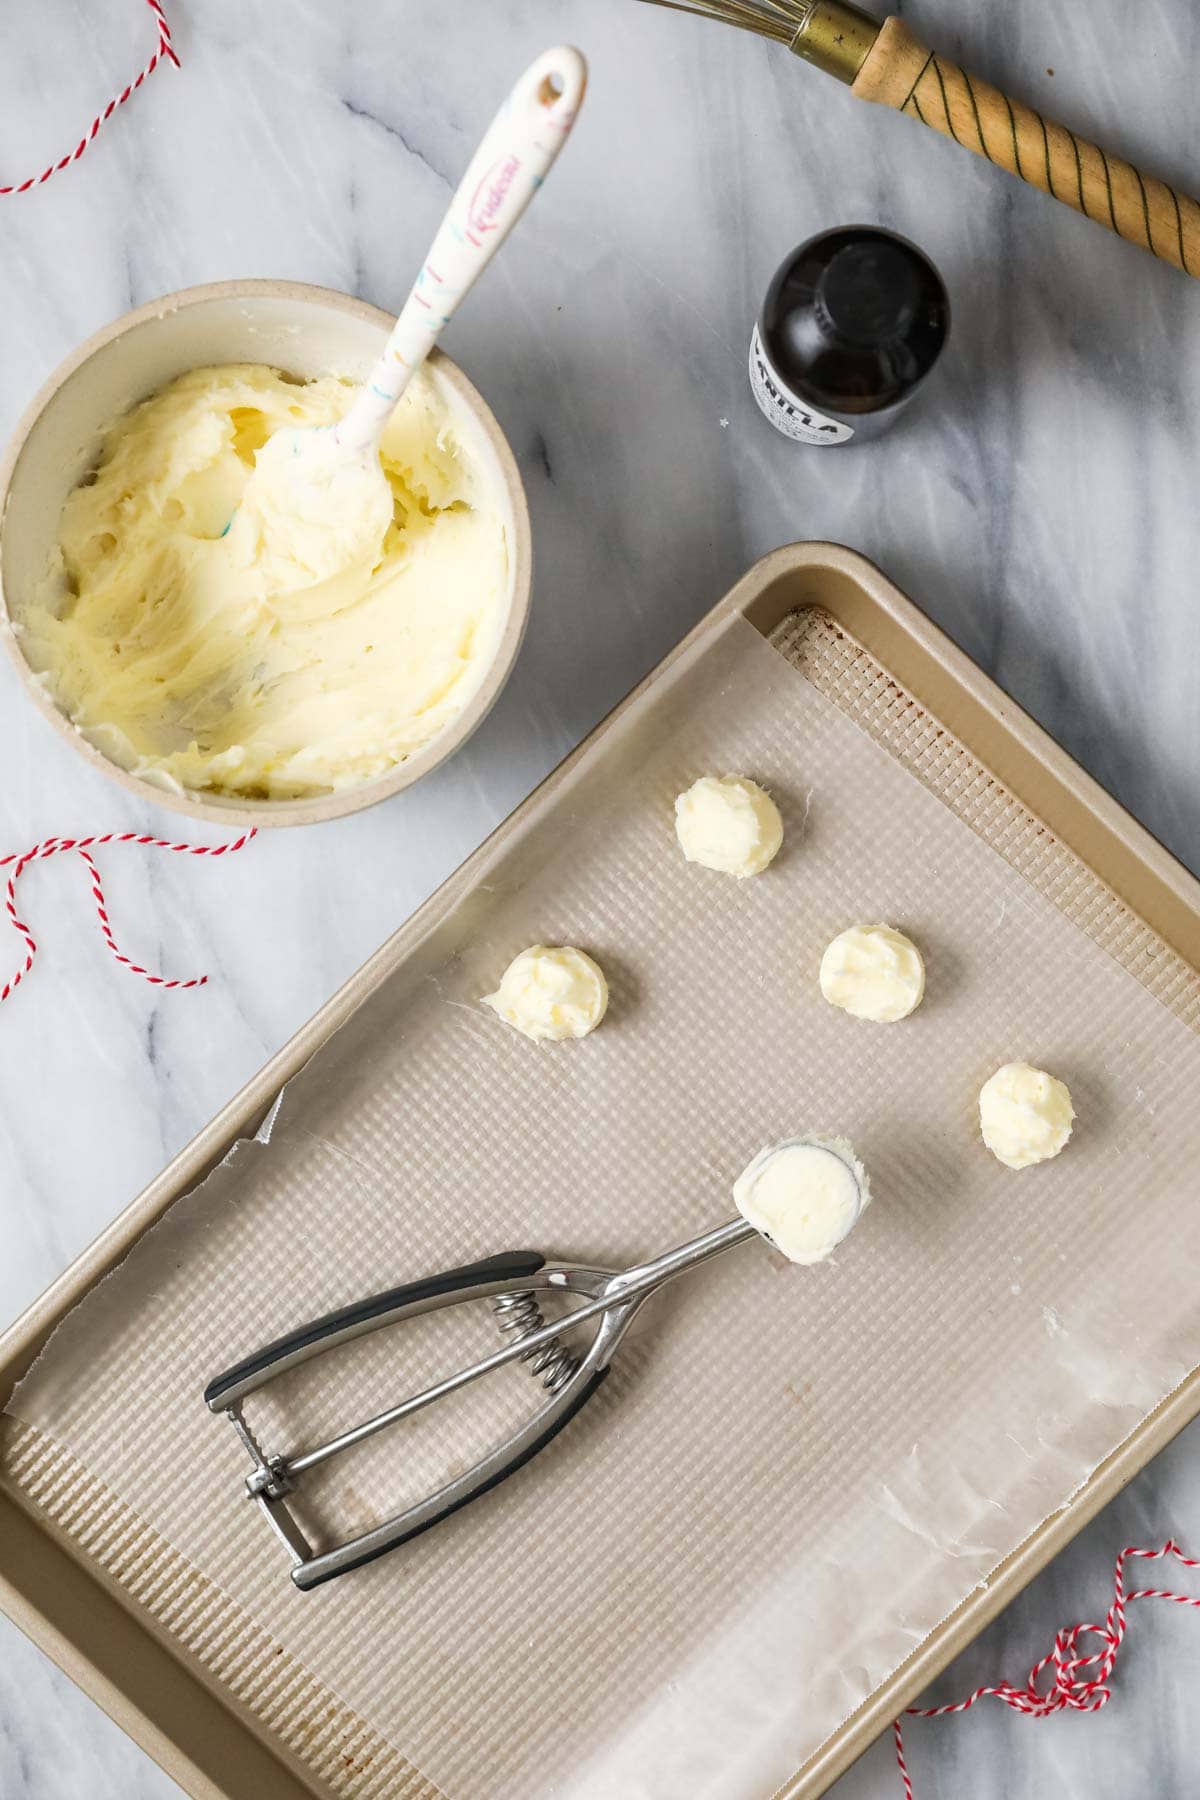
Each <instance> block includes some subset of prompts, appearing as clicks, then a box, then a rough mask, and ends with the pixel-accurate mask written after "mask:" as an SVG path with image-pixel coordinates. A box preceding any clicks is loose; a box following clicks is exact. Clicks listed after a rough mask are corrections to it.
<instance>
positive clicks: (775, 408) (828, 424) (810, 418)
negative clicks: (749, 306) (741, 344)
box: [750, 325, 854, 444]
mask: <svg viewBox="0 0 1200 1800" xmlns="http://www.w3.org/2000/svg"><path fill="white" fill-rule="evenodd" d="M750 386H751V388H752V389H753V390H754V398H755V399H756V400H757V401H758V404H759V408H760V409H761V411H762V412H763V413H764V414H765V415H766V417H767V418H768V419H770V421H771V423H772V425H774V427H775V429H776V431H782V433H783V435H784V437H789V438H793V439H794V440H795V441H796V443H798V444H844V443H845V442H846V441H847V439H848V438H852V437H853V436H854V427H853V425H843V424H841V423H840V421H839V420H837V419H830V418H827V417H826V415H825V414H824V413H821V412H817V411H816V409H815V408H814V407H811V406H809V405H808V404H807V402H806V401H804V400H801V399H800V397H799V395H798V394H793V392H792V390H791V388H790V387H788V385H787V383H786V382H783V381H781V380H780V379H779V376H778V375H777V374H776V373H775V370H774V369H773V368H772V366H771V363H770V361H769V359H768V357H767V353H766V351H765V350H764V349H763V345H762V339H761V338H760V337H759V335H758V326H757V325H756V326H755V327H754V336H753V337H752V338H751V339H750Z"/></svg>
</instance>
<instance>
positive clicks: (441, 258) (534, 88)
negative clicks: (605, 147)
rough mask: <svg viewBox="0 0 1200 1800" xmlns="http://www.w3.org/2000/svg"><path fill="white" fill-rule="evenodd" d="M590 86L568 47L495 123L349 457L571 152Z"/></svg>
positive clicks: (374, 433)
mask: <svg viewBox="0 0 1200 1800" xmlns="http://www.w3.org/2000/svg"><path fill="white" fill-rule="evenodd" d="M586 83H587V64H586V63H585V62H584V59H583V57H582V56H581V55H580V53H579V51H578V50H573V49H572V48H571V47H570V46H569V45H565V44H564V45H559V47H558V48H557V49H554V50H546V51H544V52H543V53H542V55H541V56H539V57H538V59H537V61H536V62H534V63H531V64H530V66H529V68H528V69H526V71H525V73H524V74H523V75H522V76H521V79H520V80H519V81H518V82H517V85H516V87H514V89H513V91H512V93H511V94H510V95H509V97H508V99H507V100H506V101H505V102H504V105H503V106H502V107H501V108H500V111H499V112H498V113H497V114H496V117H495V118H494V119H493V121H492V124H491V127H490V129H489V130H488V133H487V135H486V137H485V138H484V140H483V142H482V143H481V144H480V146H479V148H478V150H477V151H476V152H475V155H474V157H473V158H472V160H471V165H470V167H469V168H468V170H467V172H466V174H465V175H464V176H463V178H462V181H461V182H460V183H459V186H458V191H457V192H456V194H455V196H454V198H453V200H452V201H451V202H450V208H449V211H448V212H447V214H446V217H445V218H444V220H443V221H442V224H441V227H440V229H439V231H438V234H437V236H436V237H435V238H434V240H433V244H432V247H431V248H430V251H429V255H428V256H427V257H426V259H425V263H424V266H423V268H422V269H421V273H420V274H419V275H418V276H417V279H416V281H415V282H414V284H413V289H412V292H411V293H410V295H409V296H408V299H407V300H406V301H405V303H404V310H403V311H402V312H401V314H400V317H399V318H398V319H397V321H396V326H395V329H394V331H393V332H392V335H391V337H390V338H389V339H388V342H387V348H386V349H385V350H384V352H383V355H382V356H381V357H380V359H379V361H378V362H377V363H376V365H375V367H374V369H373V370H372V371H371V374H370V376H369V378H368V380H367V381H366V382H365V383H364V385H363V387H362V389H361V391H360V393H359V395H358V398H357V399H356V400H355V402H354V405H353V406H352V407H351V409H350V411H349V412H348V413H347V414H346V417H345V418H344V419H343V420H342V422H341V424H340V425H339V426H338V428H337V439H338V442H339V443H340V444H342V445H344V446H345V448H346V449H348V450H366V449H368V448H370V446H371V445H373V444H376V443H378V441H379V438H380V437H381V435H382V433H383V429H384V426H385V425H386V424H387V421H388V419H389V418H390V416H391V413H392V409H393V407H394V406H395V404H396V402H397V401H398V400H399V398H400V396H401V394H402V393H403V392H404V390H405V388H406V387H407V386H408V383H409V381H410V380H411V378H412V374H413V371H414V369H418V368H420V366H421V364H422V363H423V362H424V361H425V358H426V357H427V356H428V355H429V352H430V351H431V350H432V348H433V346H434V344H435V343H436V342H437V339H438V334H439V333H440V331H441V329H442V326H443V325H445V324H447V323H448V322H449V320H450V319H451V318H452V317H453V316H454V310H455V308H456V307H457V305H458V303H459V301H460V300H461V299H462V297H463V295H464V294H465V293H467V291H468V289H469V288H470V287H471V286H472V285H473V284H474V283H475V282H476V281H477V280H478V279H479V277H480V275H481V274H482V273H483V271H484V269H485V268H486V267H487V265H488V263H489V262H490V261H491V259H492V257H493V256H494V255H495V254H496V251H497V250H498V249H499V248H500V246H501V244H502V243H503V242H504V240H505V238H506V237H507V236H508V234H509V232H510V231H511V230H512V228H513V226H514V225H515V224H516V222H517V220H518V219H519V218H520V217H521V214H522V213H523V212H524V211H525V208H526V207H527V206H528V205H529V202H530V201H531V200H532V198H533V196H534V194H535V193H536V192H537V190H538V188H540V187H541V185H542V182H543V181H544V180H545V178H546V174H547V172H548V170H549V169H550V166H551V164H552V163H553V162H554V159H555V157H556V156H557V155H558V153H559V151H560V150H561V149H562V147H563V144H564V143H565V142H566V139H567V135H568V133H569V132H570V129H571V126H572V124H573V123H574V120H575V115H576V113H577V112H578V110H579V104H580V101H581V100H582V99H583V91H584V87H585V86H586Z"/></svg>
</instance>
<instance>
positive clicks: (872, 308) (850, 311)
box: [816, 237, 921, 344]
mask: <svg viewBox="0 0 1200 1800" xmlns="http://www.w3.org/2000/svg"><path fill="white" fill-rule="evenodd" d="M920 291H921V289H920V282H919V279H918V274H917V270H916V269H915V268H914V267H913V255H912V252H911V251H910V250H909V249H908V248H907V247H906V246H905V245H903V244H900V243H897V242H896V241H895V240H893V239H890V238H883V237H879V238H875V239H872V240H869V241H865V242H859V243H853V244H847V245H846V246H845V247H844V248H843V249H841V250H839V251H838V252H837V253H836V255H835V256H834V257H833V258H832V259H831V261H830V263H829V265H828V267H827V268H825V269H824V270H823V271H822V273H821V276H820V279H819V281H818V284H817V292H816V303H817V311H818V313H819V314H820V316H821V319H822V322H823V323H824V324H825V325H826V326H827V327H828V329H829V330H831V331H833V332H836V334H837V335H838V336H839V337H841V338H844V339H847V340H848V341H849V342H850V343H852V344H886V343H888V342H889V341H890V340H891V339H893V338H897V337H901V336H903V334H904V333H905V331H907V329H908V327H909V326H910V325H911V324H912V321H913V316H914V314H915V313H916V310H917V306H918V304H919V301H920Z"/></svg>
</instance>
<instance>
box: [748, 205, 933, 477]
mask: <svg viewBox="0 0 1200 1800" xmlns="http://www.w3.org/2000/svg"><path fill="white" fill-rule="evenodd" d="M949 330H950V301H949V299H948V297H947V294H946V289H945V287H944V286H943V283H942V279H941V276H940V275H939V274H938V272H937V270H936V269H935V268H934V266H933V264H932V263H931V262H930V261H929V258H928V257H927V256H925V255H924V254H923V253H922V252H921V251H920V250H918V248H917V246H916V245H915V244H910V243H909V241H908V239H907V238H902V237H898V236H897V235H896V233H895V232H892V231H884V230H882V229H881V228H879V227H877V226H869V225H847V226H843V227H842V228H841V229H839V230H836V231H826V232H822V234H821V235H820V236H819V237H815V238H810V239H809V240H808V242H807V243H805V244H801V246H800V248H799V249H798V250H794V251H793V252H792V254H791V255H790V256H789V257H788V258H787V259H786V261H785V262H783V263H781V265H780V267H779V268H778V269H777V270H776V272H775V276H774V278H773V280H772V282H771V285H770V287H769V288H768V289H767V297H766V299H765V300H764V301H763V308H762V313H761V314H760V316H759V320H758V324H757V325H756V326H755V328H754V336H753V338H752V339H751V343H750V385H751V387H752V389H753V390H754V398H755V399H756V400H757V401H758V404H759V407H760V408H761V410H762V411H763V412H764V413H765V414H766V416H767V418H768V419H769V420H770V421H771V423H772V425H774V426H775V428H776V430H777V431H781V432H782V433H783V435H784V437H788V438H791V439H793V440H794V441H795V442H796V443H801V444H818V445H822V444H849V443H858V442H861V441H863V440H865V439H868V438H873V437H878V436H879V435H880V433H881V432H884V431H886V430H887V428H888V426H889V425H891V424H893V423H894V421H895V419H896V418H897V416H898V415H899V413H900V412H901V410H902V409H903V408H904V407H905V406H907V404H908V402H909V401H910V400H911V399H912V397H913V395H914V394H915V393H916V392H917V389H918V388H919V387H920V386H921V384H922V383H923V382H924V380H925V378H926V376H927V375H928V374H929V372H930V370H931V369H932V368H933V365H934V364H935V363H936V361H937V359H938V357H939V355H940V354H941V350H942V346H943V345H944V344H945V342H946V337H947V334H948V332H949Z"/></svg>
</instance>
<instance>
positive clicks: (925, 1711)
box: [892, 1538, 1200, 1800]
mask: <svg viewBox="0 0 1200 1800" xmlns="http://www.w3.org/2000/svg"><path fill="white" fill-rule="evenodd" d="M1131 1556H1137V1557H1143V1558H1145V1559H1146V1561H1148V1562H1157V1561H1158V1559H1159V1558H1160V1557H1163V1556H1173V1557H1174V1558H1175V1561H1176V1562H1178V1563H1180V1564H1181V1565H1182V1566H1183V1567H1184V1568H1185V1569H1200V1560H1197V1559H1195V1558H1193V1557H1190V1556H1185V1555H1184V1554H1183V1551H1182V1550H1181V1549H1180V1548H1179V1545H1178V1544H1177V1543H1176V1542H1175V1540H1174V1538H1168V1539H1167V1541H1166V1543H1165V1544H1164V1545H1163V1546H1162V1548H1161V1549H1160V1550H1136V1549H1134V1548H1133V1546H1132V1545H1130V1546H1128V1547H1127V1548H1126V1549H1124V1550H1122V1552H1121V1554H1120V1556H1118V1558H1117V1569H1116V1576H1115V1578H1114V1581H1113V1603H1112V1605H1111V1606H1110V1607H1109V1609H1108V1616H1107V1617H1106V1619H1105V1621H1104V1623H1103V1625H1070V1626H1064V1627H1063V1629H1062V1630H1061V1631H1060V1632H1059V1633H1058V1635H1057V1637H1056V1638H1055V1640H1054V1643H1053V1645H1052V1646H1051V1648H1050V1649H1049V1650H1048V1651H1047V1652H1046V1654H1045V1656H1043V1658H1042V1660H1041V1661H1040V1662H1037V1663H1034V1665H1033V1668H1032V1669H1031V1670H1030V1671H1029V1680H1028V1681H1027V1682H1026V1684H1025V1686H1024V1687H1023V1688H1017V1687H1013V1686H1012V1684H1011V1682H1008V1681H1001V1682H998V1683H997V1684H996V1685H995V1686H994V1687H977V1688H976V1689H975V1692H974V1693H973V1694H968V1695H967V1697H966V1699H965V1700H956V1701H953V1702H952V1703H951V1704H950V1705H949V1706H910V1707H909V1708H908V1711H907V1713H906V1715H905V1716H906V1717H912V1718H916V1719H943V1718H945V1717H946V1716H947V1715H948V1714H949V1713H962V1712H966V1711H967V1710H968V1709H969V1708H970V1707H972V1706H974V1705H975V1704H976V1703H977V1702H978V1701H980V1700H982V1699H983V1698H984V1697H985V1695H988V1694H991V1695H994V1697H995V1698H996V1699H997V1700H1002V1701H1003V1702H1004V1704H1005V1706H1010V1707H1011V1708H1012V1710H1013V1711H1014V1712H1018V1713H1024V1714H1025V1716H1026V1718H1030V1719H1048V1718H1050V1716H1051V1714H1053V1713H1057V1712H1065V1711H1068V1710H1070V1711H1073V1712H1082V1713H1090V1712H1099V1711H1100V1708H1101V1707H1102V1706H1107V1705H1108V1703H1109V1701H1110V1700H1111V1699H1112V1689H1111V1688H1110V1687H1109V1685H1108V1683H1109V1680H1110V1678H1111V1676H1112V1672H1113V1665H1114V1663H1115V1662H1116V1660H1117V1652H1118V1650H1119V1649H1120V1648H1121V1645H1122V1643H1123V1641H1124V1638H1125V1630H1126V1619H1125V1609H1126V1607H1127V1606H1131V1605H1132V1604H1133V1602H1134V1601H1135V1600H1172V1601H1174V1603H1175V1605H1176V1606H1197V1607H1200V1595H1195V1594H1177V1593H1174V1592H1173V1591H1172V1590H1171V1589H1170V1588H1137V1589H1135V1591H1134V1592H1133V1593H1132V1594H1127V1593H1126V1592H1125V1563H1126V1561H1127V1559H1128V1558H1129V1557H1131ZM1081 1638H1096V1639H1097V1640H1098V1642H1099V1648H1098V1649H1096V1650H1093V1651H1092V1653H1091V1655H1090V1656H1081V1655H1079V1654H1078V1651H1079V1649H1080V1639H1081ZM1051 1666H1053V1669H1054V1677H1053V1680H1052V1681H1051V1684H1050V1686H1049V1687H1048V1688H1039V1686H1038V1678H1039V1676H1040V1675H1041V1674H1042V1673H1043V1672H1044V1670H1046V1669H1048V1668H1050V1667H1051ZM1084 1670H1091V1671H1093V1673H1091V1674H1087V1675H1085V1674H1084V1673H1083V1671H1084ZM892 1733H893V1737H894V1739H895V1745H896V1763H897V1766H898V1767H899V1770H900V1779H901V1781H902V1782H903V1783H904V1796H905V1800H914V1797H913V1784H912V1778H911V1776H910V1775H909V1772H908V1766H907V1764H906V1763H905V1760H904V1732H903V1729H902V1725H901V1721H900V1720H899V1719H897V1720H896V1721H895V1722H894V1724H893V1726H892Z"/></svg>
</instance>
